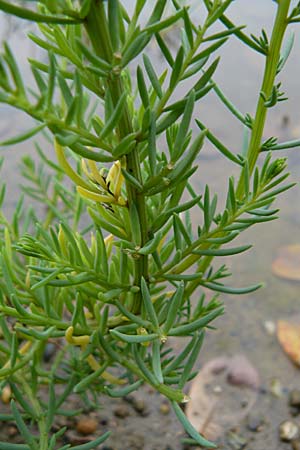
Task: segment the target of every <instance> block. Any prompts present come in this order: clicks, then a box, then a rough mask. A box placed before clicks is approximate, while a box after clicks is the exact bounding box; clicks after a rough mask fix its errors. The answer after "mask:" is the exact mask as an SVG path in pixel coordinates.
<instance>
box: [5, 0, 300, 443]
mask: <svg viewBox="0 0 300 450" xmlns="http://www.w3.org/2000/svg"><path fill="white" fill-rule="evenodd" d="M274 11H275V3H273V2H272V1H271V0H252V1H251V2H249V1H248V0H240V1H236V2H235V3H234V4H233V6H232V8H231V17H232V19H233V21H234V22H236V23H237V24H243V23H248V28H247V29H248V30H249V31H250V32H253V33H257V31H258V30H259V29H260V28H261V27H262V26H263V27H265V28H266V30H270V27H271V23H272V20H273V17H274ZM1 19H2V22H3V18H1ZM0 26H1V22H0ZM299 36H300V35H299V32H297V34H296V39H295V46H294V50H293V53H292V55H291V57H290V59H289V61H288V63H287V65H286V68H285V70H284V72H283V74H282V76H280V80H282V83H283V88H284V90H285V92H286V93H287V94H288V96H289V97H290V100H289V102H285V103H283V104H280V105H279V106H278V107H276V108H274V110H272V111H271V114H270V116H269V119H268V122H267V126H266V132H265V135H266V137H269V136H270V135H273V134H275V135H278V136H279V137H280V140H289V139H296V138H299V135H300V110H299V105H300V81H299V80H300V58H299V54H300V40H299ZM9 41H10V44H11V46H12V48H13V50H14V51H15V52H16V54H17V56H18V58H21V60H22V70H23V69H24V70H25V73H28V72H26V70H27V69H26V64H25V63H26V57H27V55H28V54H30V55H31V56H32V55H33V54H34V49H33V48H32V46H31V45H28V44H26V43H25V42H26V41H24V40H23V38H22V31H20V30H18V31H17V32H15V33H14V34H12V35H10V36H9ZM21 42H22V51H20V44H21ZM152 52H153V55H154V56H155V57H156V58H157V64H158V66H159V62H160V60H159V56H158V54H157V53H156V52H155V50H152ZM222 55H223V58H222V60H221V63H220V66H219V70H218V73H217V75H216V77H215V79H216V81H217V82H218V83H219V84H220V86H221V87H222V89H224V91H225V92H226V94H227V95H228V96H229V97H230V98H231V99H232V100H233V102H235V103H236V104H237V106H238V108H239V109H240V110H242V111H243V112H248V111H249V112H250V113H253V112H254V110H255V104H256V99H257V93H258V91H259V86H260V83H261V79H262V57H261V56H260V55H258V54H256V53H254V52H253V51H251V50H248V49H247V48H245V47H244V46H243V45H242V44H241V43H240V41H238V40H237V39H235V38H232V39H230V41H229V42H228V43H226V45H225V47H224V49H223V51H222ZM196 114H197V116H198V117H199V118H200V120H203V121H205V124H206V125H207V126H208V127H210V128H211V130H212V131H213V132H215V133H216V135H217V136H218V137H219V138H220V139H221V140H224V141H225V142H226V145H227V146H228V147H229V148H232V149H233V150H234V151H240V148H241V143H242V136H243V130H242V128H241V127H240V125H239V123H237V121H236V120H235V119H234V118H232V117H231V116H230V114H228V113H227V111H226V110H225V108H224V107H223V106H222V105H220V103H219V101H218V99H217V98H216V97H215V96H214V95H213V94H209V95H208V96H207V97H206V98H205V101H203V103H201V104H200V106H199V109H198V110H197V112H196ZM0 121H1V122H0V134H1V138H4V137H7V136H12V135H13V134H14V132H15V131H17V130H21V129H25V128H26V127H27V126H28V123H29V121H28V119H27V118H26V117H25V116H24V115H23V114H22V113H20V112H16V111H13V110H11V109H10V108H8V107H5V106H2V105H1V106H0ZM286 122H287V124H285V125H284V123H286ZM31 147H32V143H31V142H27V143H25V144H22V145H19V146H16V147H14V148H11V149H7V150H5V156H6V161H5V166H4V171H3V173H2V179H3V180H4V181H7V183H8V199H7V209H8V210H11V208H12V207H13V205H14V204H15V203H16V200H17V196H18V194H17V192H18V191H17V190H16V185H17V183H18V182H19V178H18V176H17V169H16V167H17V165H18V162H17V161H18V158H19V156H20V155H21V154H22V153H23V152H27V151H28V150H30V148H31ZM3 152H4V151H2V153H3ZM289 152H290V153H288V156H289V163H290V171H291V180H294V181H299V169H300V154H299V149H294V150H290V151H289ZM282 155H283V152H282ZM280 156H281V154H280ZM231 173H232V164H231V163H228V162H227V161H224V158H223V157H220V156H219V154H218V153H217V152H216V150H215V149H213V148H212V147H211V146H209V145H208V144H207V145H206V147H205V149H204V150H203V152H202V156H201V158H200V161H199V170H198V172H197V177H195V179H194V181H195V186H196V188H197V189H199V190H201V191H202V189H203V187H204V186H205V184H206V183H208V182H209V184H210V185H211V186H212V191H215V192H220V194H221V195H220V197H221V198H222V192H224V186H226V185H227V182H226V180H227V178H228V176H229V175H230V174H231ZM299 198H300V189H299V186H296V187H295V188H293V189H292V190H290V191H289V192H287V193H285V194H284V195H283V197H282V198H280V199H279V200H278V202H277V204H276V206H279V207H280V209H281V212H280V220H278V221H276V222H272V223H271V225H270V224H268V225H266V224H264V225H259V226H256V227H254V228H252V229H251V230H248V231H247V232H246V233H245V234H244V235H242V236H241V238H240V239H239V243H252V244H253V245H254V247H253V249H252V250H251V251H249V252H248V253H247V254H245V255H243V256H242V257H241V256H236V257H232V258H231V259H228V264H229V266H230V267H231V268H232V271H233V273H234V277H233V279H232V280H229V281H230V282H232V283H234V284H235V285H236V286H244V285H248V284H254V283H257V282H260V281H264V283H265V287H264V288H263V289H261V290H259V291H257V292H255V293H253V294H249V295H247V296H244V297H243V298H241V297H239V296H238V297H232V296H224V297H223V298H224V301H225V305H226V315H225V316H224V317H223V318H221V319H219V329H218V330H217V331H215V332H213V333H210V334H209V336H208V339H207V340H206V343H205V345H204V349H203V353H202V356H201V361H205V360H207V359H209V358H211V357H213V356H217V355H220V354H224V353H225V354H233V353H235V352H243V353H245V354H246V355H247V356H248V357H249V359H250V360H251V361H252V362H253V363H254V365H255V366H256V367H257V368H258V371H259V373H260V376H261V379H262V382H263V384H264V385H269V383H270V380H271V379H272V378H274V377H278V378H279V379H280V380H281V381H282V382H283V384H284V386H285V387H286V388H289V387H291V386H295V387H296V386H297V385H298V387H299V384H300V383H299V381H297V377H299V372H298V370H297V369H295V368H294V366H293V365H292V364H291V363H290V362H289V361H288V360H287V359H286V357H285V355H283V353H282V352H281V350H280V348H279V346H278V344H277V342H276V338H275V337H274V336H270V335H268V334H267V333H266V331H265V329H264V322H265V321H267V320H271V321H274V322H276V321H277V320H278V319H280V318H285V317H291V316H293V315H295V314H297V313H298V312H299V310H300V308H299V284H296V283H291V282H285V281H283V280H280V279H278V278H276V277H274V276H273V275H272V272H271V262H272V259H273V257H274V255H275V253H276V249H277V248H278V247H279V246H280V245H287V244H298V243H299V242H300V202H299ZM194 220H195V221H197V220H198V218H197V217H195V218H194ZM274 402H275V401H274ZM274 402H273V403H272V405H271V406H270V402H269V403H266V401H262V402H261V403H260V404H259V405H258V407H257V408H258V411H262V412H264V414H266V412H265V410H268V411H269V412H268V414H269V415H270V420H271V421H272V422H273V423H274V424H275V425H274V426H276V424H277V423H279V422H280V421H281V420H282V419H283V418H284V417H283V416H284V414H285V409H284V408H285V407H284V406H283V404H282V402H281V403H280V401H279V403H277V404H276V402H275V403H274ZM270 439H271V440H270V442H269V441H268V442H269V443H268V446H267V447H263V446H262V444H257V445H256V447H252V448H253V449H254V448H255V449H256V450H264V449H265V448H270V449H273V450H275V449H276V448H278V449H279V448H285V447H277V443H276V442H277V441H276V438H275V437H273V438H272V437H271V438H270ZM259 445H261V446H259Z"/></svg>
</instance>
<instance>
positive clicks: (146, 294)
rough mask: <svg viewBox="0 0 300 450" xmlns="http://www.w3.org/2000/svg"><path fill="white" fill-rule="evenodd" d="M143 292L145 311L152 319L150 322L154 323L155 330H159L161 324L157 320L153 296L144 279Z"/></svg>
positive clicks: (142, 282) (142, 281) (142, 280)
mask: <svg viewBox="0 0 300 450" xmlns="http://www.w3.org/2000/svg"><path fill="white" fill-rule="evenodd" d="M141 291H142V298H143V305H144V308H145V311H146V312H147V316H148V317H149V319H150V322H151V323H152V326H153V328H154V329H155V330H158V329H159V323H158V319H157V315H156V312H155V309H154V306H153V303H152V300H151V295H150V292H149V289H148V286H147V283H146V281H145V279H144V278H143V277H142V279H141Z"/></svg>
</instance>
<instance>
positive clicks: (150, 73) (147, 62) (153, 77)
mask: <svg viewBox="0 0 300 450" xmlns="http://www.w3.org/2000/svg"><path fill="white" fill-rule="evenodd" d="M143 60H144V65H145V69H146V72H147V74H148V77H149V80H150V83H151V84H152V87H153V89H154V91H155V92H156V94H157V96H158V97H159V98H161V97H162V95H163V93H162V88H161V85H160V82H159V80H158V78H157V75H156V73H155V70H154V67H153V65H152V63H151V61H150V58H149V57H148V56H147V55H146V54H144V55H143Z"/></svg>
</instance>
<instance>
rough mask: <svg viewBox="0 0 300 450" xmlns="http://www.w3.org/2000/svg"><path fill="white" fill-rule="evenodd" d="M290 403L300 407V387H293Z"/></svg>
mask: <svg viewBox="0 0 300 450" xmlns="http://www.w3.org/2000/svg"><path fill="white" fill-rule="evenodd" d="M289 405H290V406H293V407H294V408H300V391H299V389H293V390H292V391H291V392H290V395H289Z"/></svg>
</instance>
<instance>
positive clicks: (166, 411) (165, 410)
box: [159, 402, 170, 416]
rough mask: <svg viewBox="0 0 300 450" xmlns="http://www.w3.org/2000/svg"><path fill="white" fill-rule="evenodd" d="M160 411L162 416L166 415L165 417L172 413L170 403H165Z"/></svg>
mask: <svg viewBox="0 0 300 450" xmlns="http://www.w3.org/2000/svg"><path fill="white" fill-rule="evenodd" d="M159 411H160V413H161V414H164V415H165V416H166V415H167V414H169V413H170V405H169V404H168V403H165V402H163V403H162V404H161V405H160V407H159Z"/></svg>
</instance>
